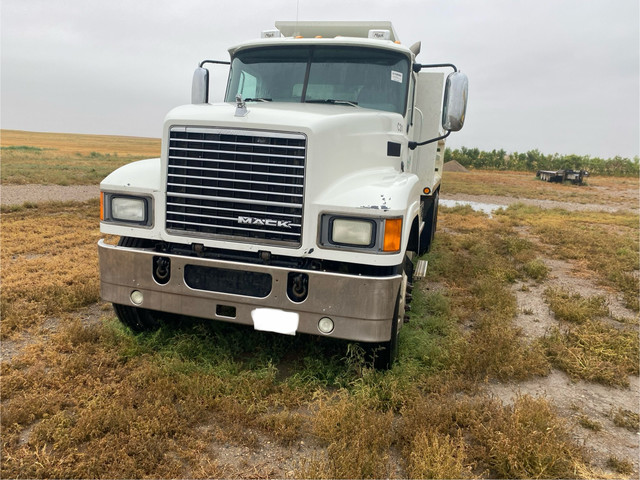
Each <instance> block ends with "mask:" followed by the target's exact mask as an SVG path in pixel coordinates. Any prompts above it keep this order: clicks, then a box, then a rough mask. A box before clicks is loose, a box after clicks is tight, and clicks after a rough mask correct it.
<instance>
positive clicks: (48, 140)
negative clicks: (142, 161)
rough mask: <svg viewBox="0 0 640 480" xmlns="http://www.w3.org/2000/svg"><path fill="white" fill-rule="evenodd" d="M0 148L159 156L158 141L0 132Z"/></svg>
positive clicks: (83, 153) (134, 138)
mask: <svg viewBox="0 0 640 480" xmlns="http://www.w3.org/2000/svg"><path fill="white" fill-rule="evenodd" d="M0 145H2V146H3V147H11V146H14V147H15V146H23V145H29V146H33V147H37V148H41V149H45V150H56V151H57V152H60V153H62V154H73V155H75V154H76V153H78V154H81V155H91V153H92V152H96V153H101V154H107V153H110V154H112V155H114V154H118V155H135V156H144V157H158V156H160V139H159V138H142V137H124V136H120V137H119V136H115V135H81V134H77V133H47V132H25V131H22V130H0Z"/></svg>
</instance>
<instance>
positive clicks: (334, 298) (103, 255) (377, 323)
mask: <svg viewBox="0 0 640 480" xmlns="http://www.w3.org/2000/svg"><path fill="white" fill-rule="evenodd" d="M98 253H99V258H100V293H101V296H102V298H103V299H104V300H105V301H108V302H113V303H119V304H122V305H130V306H139V307H142V308H148V309H151V310H158V311H162V312H170V313H177V314H182V315H188V316H194V317H201V318H208V319H213V320H221V321H225V322H233V323H240V324H246V325H254V320H253V319H252V312H253V311H255V310H256V309H274V310H283V311H285V312H295V313H297V314H298V316H299V320H298V325H297V329H296V332H298V333H307V334H312V335H326V336H331V337H335V338H341V339H346V340H355V341H361V342H383V341H388V340H389V339H390V336H391V322H392V320H393V314H394V308H395V301H396V296H397V294H398V289H399V288H400V283H401V281H402V277H401V276H400V275H393V276H388V277H366V276H361V275H345V274H338V273H328V272H321V271H312V270H296V269H289V268H282V267H274V266H269V265H255V264H250V263H239V262H229V261H222V260H212V259H206V258H197V257H185V256H179V255H167V254H164V253H158V252H156V251H154V250H151V249H141V248H127V247H121V246H114V245H108V244H106V243H105V242H104V241H103V240H100V241H99V243H98ZM154 256H162V257H166V258H169V259H170V261H171V278H170V280H169V281H168V282H167V283H166V284H164V285H160V284H159V283H158V282H156V281H155V279H154V278H153V274H152V269H153V257H154ZM187 265H193V266H199V267H211V268H221V269H227V270H237V271H249V272H257V273H262V274H268V275H270V276H271V278H272V283H271V285H272V287H271V291H270V292H269V293H268V295H266V296H265V297H264V298H256V297H252V296H245V295H236V294H230V293H221V292H213V291H208V290H199V289H194V288H191V287H189V286H188V285H187V284H186V283H185V279H184V272H185V267H186V266H187ZM290 272H296V273H297V272H301V273H305V274H307V275H308V277H309V282H308V288H309V294H308V296H307V298H306V299H305V300H304V301H302V302H298V303H297V302H294V301H292V300H290V299H289V297H288V296H287V281H288V275H289V273H290ZM134 290H138V291H139V292H141V293H142V296H143V302H142V303H141V304H139V305H135V304H133V302H132V301H131V292H132V291H134ZM220 307H225V308H220ZM229 307H232V308H231V310H232V311H233V309H235V316H233V317H230V316H225V315H223V314H222V313H225V314H226V312H228V311H229ZM217 312H220V313H221V314H218V313H217ZM323 317H329V318H331V319H332V320H333V322H334V325H335V327H334V329H333V331H332V332H331V333H329V334H323V333H321V332H320V331H319V330H318V321H319V320H320V319H321V318H323ZM274 331H277V329H275V330H274Z"/></svg>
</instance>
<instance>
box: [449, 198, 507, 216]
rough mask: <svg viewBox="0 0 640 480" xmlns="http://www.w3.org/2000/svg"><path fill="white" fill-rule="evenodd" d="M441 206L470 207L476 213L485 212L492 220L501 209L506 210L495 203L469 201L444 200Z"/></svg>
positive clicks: (503, 206)
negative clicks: (492, 216) (493, 215)
mask: <svg viewBox="0 0 640 480" xmlns="http://www.w3.org/2000/svg"><path fill="white" fill-rule="evenodd" d="M439 203H440V205H443V206H445V207H459V206H464V205H469V206H470V207H471V208H472V209H473V210H475V211H476V212H483V213H486V214H487V215H489V218H491V214H492V213H493V212H495V211H496V210H498V209H499V208H506V205H497V204H495V203H480V202H471V201H468V200H442V199H440V201H439Z"/></svg>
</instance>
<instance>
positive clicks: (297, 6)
mask: <svg viewBox="0 0 640 480" xmlns="http://www.w3.org/2000/svg"><path fill="white" fill-rule="evenodd" d="M299 13H300V0H296V28H295V32H296V33H294V36H296V35H299V33H300V32H299V31H298V15H299Z"/></svg>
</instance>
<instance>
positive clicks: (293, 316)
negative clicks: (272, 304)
mask: <svg viewBox="0 0 640 480" xmlns="http://www.w3.org/2000/svg"><path fill="white" fill-rule="evenodd" d="M251 318H252V319H253V328H255V329H256V330H260V331H262V332H274V333H282V334H284V335H295V334H296V331H297V330H298V321H299V319H300V315H298V314H297V313H295V312H285V311H284V310H277V309H275V308H256V309H255V310H252V311H251Z"/></svg>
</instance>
